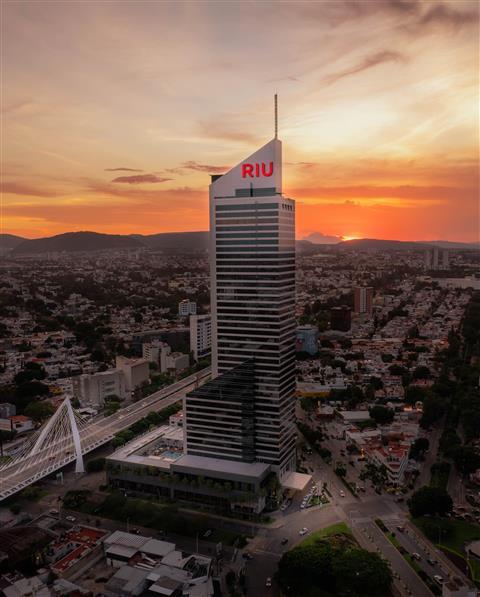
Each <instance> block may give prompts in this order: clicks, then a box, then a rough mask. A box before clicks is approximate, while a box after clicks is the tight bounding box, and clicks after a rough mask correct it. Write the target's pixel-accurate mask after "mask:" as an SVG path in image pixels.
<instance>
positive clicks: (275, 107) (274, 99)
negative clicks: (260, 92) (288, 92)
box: [273, 94, 278, 139]
mask: <svg viewBox="0 0 480 597" xmlns="http://www.w3.org/2000/svg"><path fill="white" fill-rule="evenodd" d="M273 104H274V113H275V139H278V95H277V94H275V95H274V96H273Z"/></svg>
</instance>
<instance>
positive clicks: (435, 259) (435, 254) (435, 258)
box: [432, 247, 439, 269]
mask: <svg viewBox="0 0 480 597" xmlns="http://www.w3.org/2000/svg"><path fill="white" fill-rule="evenodd" d="M438 256H439V250H438V247H434V248H433V259H432V261H433V263H432V265H433V269H438V266H439V263H438Z"/></svg>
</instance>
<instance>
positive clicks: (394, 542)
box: [375, 518, 442, 595]
mask: <svg viewBox="0 0 480 597" xmlns="http://www.w3.org/2000/svg"><path fill="white" fill-rule="evenodd" d="M375 524H376V525H377V527H378V528H379V529H380V530H381V531H382V533H383V534H384V535H385V537H386V538H387V539H388V540H389V541H390V543H391V544H392V545H393V546H394V547H395V548H396V549H397V550H398V551H399V553H401V555H402V556H403V557H404V559H405V560H406V561H407V562H408V563H409V564H410V566H411V567H412V568H413V569H414V570H415V572H416V573H417V574H418V576H419V577H420V578H421V579H422V581H423V582H424V583H425V584H426V585H427V587H428V588H429V589H430V591H431V592H432V593H433V594H434V595H441V594H442V590H441V589H440V587H438V586H437V585H436V584H435V582H434V581H433V579H431V578H430V577H429V576H428V574H427V573H426V572H425V571H424V570H423V569H422V567H421V566H420V565H419V564H418V562H416V561H415V560H414V559H413V558H412V556H411V555H410V554H409V553H408V551H407V550H406V549H405V548H404V547H403V546H402V545H401V544H400V542H399V541H398V539H397V537H396V535H395V533H392V532H391V531H389V530H388V528H387V527H386V526H385V524H384V522H383V520H381V519H380V518H376V519H375Z"/></svg>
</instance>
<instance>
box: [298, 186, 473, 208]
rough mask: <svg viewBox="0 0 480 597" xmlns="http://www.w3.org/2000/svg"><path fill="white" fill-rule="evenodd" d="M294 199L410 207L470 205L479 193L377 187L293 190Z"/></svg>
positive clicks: (438, 187) (459, 188)
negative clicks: (376, 202) (374, 201)
mask: <svg viewBox="0 0 480 597" xmlns="http://www.w3.org/2000/svg"><path fill="white" fill-rule="evenodd" d="M289 194H290V195H291V196H292V197H295V198H298V199H308V200H311V202H315V200H318V201H321V200H322V199H336V200H342V201H348V200H352V199H354V200H357V201H360V200H362V199H363V200H367V201H368V200H369V199H370V200H372V199H380V200H382V201H383V200H384V201H385V203H389V202H390V201H392V200H393V202H394V203H396V204H398V206H399V207H400V206H401V203H398V202H397V201H395V200H403V201H404V202H405V203H404V204H405V205H407V203H408V200H410V201H425V202H428V201H447V202H448V201H454V200H456V201H458V200H464V201H470V200H472V199H474V198H476V197H477V194H478V190H477V189H475V188H461V187H446V186H445V187H444V186H434V185H432V186H419V185H398V186H393V185H392V186H386V185H385V186H377V185H352V186H338V187H333V186H332V187H323V186H318V187H311V188H292V189H290V190H289Z"/></svg>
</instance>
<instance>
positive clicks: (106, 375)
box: [72, 369, 127, 409]
mask: <svg viewBox="0 0 480 597" xmlns="http://www.w3.org/2000/svg"><path fill="white" fill-rule="evenodd" d="M72 389H73V395H74V397H75V398H77V399H78V400H79V401H80V404H81V405H82V406H84V407H91V408H95V409H98V408H102V407H103V406H104V405H105V399H106V398H107V396H118V397H119V398H120V400H124V399H125V398H126V397H127V388H126V383H125V376H124V374H123V371H121V370H120V369H109V370H107V371H101V372H99V373H93V374H87V373H83V374H82V375H78V376H76V377H73V378H72Z"/></svg>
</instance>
